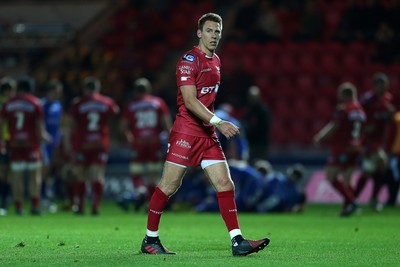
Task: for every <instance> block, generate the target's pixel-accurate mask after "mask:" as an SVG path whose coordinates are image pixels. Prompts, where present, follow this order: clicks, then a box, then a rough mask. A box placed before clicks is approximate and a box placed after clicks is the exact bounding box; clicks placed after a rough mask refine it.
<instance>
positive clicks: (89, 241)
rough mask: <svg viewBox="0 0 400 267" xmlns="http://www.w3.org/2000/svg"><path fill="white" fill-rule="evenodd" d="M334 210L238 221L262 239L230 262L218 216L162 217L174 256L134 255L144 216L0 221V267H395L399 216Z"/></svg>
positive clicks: (314, 208)
mask: <svg viewBox="0 0 400 267" xmlns="http://www.w3.org/2000/svg"><path fill="white" fill-rule="evenodd" d="M338 211H339V206H338V205H308V206H307V207H306V210H305V212H304V213H303V214H249V213H240V214H239V220H240V224H241V228H242V232H243V234H244V236H245V237H247V238H249V239H258V238H262V237H265V236H267V237H269V238H270V239H271V243H270V245H269V246H268V247H267V248H266V249H265V250H264V251H261V252H259V253H258V254H252V255H249V256H247V257H239V258H238V257H233V256H231V249H230V246H231V244H230V240H229V238H228V234H227V231H226V229H225V226H224V224H223V221H222V219H221V217H220V215H219V214H218V213H216V214H196V213H190V212H179V213H176V212H171V211H167V212H165V214H164V215H163V217H162V219H161V228H160V234H161V240H162V242H163V243H164V245H165V246H166V247H168V248H169V249H170V250H173V251H176V252H177V253H178V254H177V255H168V256H164V255H144V254H141V253H140V252H139V250H140V244H141V241H142V239H143V236H144V233H145V228H146V220H147V218H146V214H144V213H133V212H131V213H125V212H123V211H122V210H120V209H119V208H117V207H116V206H114V205H113V204H110V203H108V204H104V205H103V207H102V209H101V215H99V216H98V217H93V216H90V215H84V216H76V215H73V214H71V213H65V212H64V213H63V212H59V213H56V214H43V215H42V216H40V217H32V216H30V215H25V216H23V217H18V216H16V215H14V214H12V213H10V214H9V215H7V216H5V217H0V266H115V267H116V266H235V267H236V266H398V264H399V259H400V252H399V248H398V246H399V244H400V231H399V225H400V216H399V209H398V208H394V209H385V210H383V212H382V213H379V214H378V213H374V212H372V211H370V210H369V208H368V207H363V212H362V214H360V215H355V216H353V217H350V218H339V217H338V216H337V213H338Z"/></svg>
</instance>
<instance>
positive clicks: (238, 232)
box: [229, 229, 242, 239]
mask: <svg viewBox="0 0 400 267" xmlns="http://www.w3.org/2000/svg"><path fill="white" fill-rule="evenodd" d="M237 235H242V231H240V229H233V230H232V231H229V236H230V237H231V239H232V238H234V237H235V236H237Z"/></svg>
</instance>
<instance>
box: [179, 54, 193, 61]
mask: <svg viewBox="0 0 400 267" xmlns="http://www.w3.org/2000/svg"><path fill="white" fill-rule="evenodd" d="M195 58H196V56H195V55H192V54H186V55H184V56H183V57H182V59H183V60H186V61H189V62H194V59H195Z"/></svg>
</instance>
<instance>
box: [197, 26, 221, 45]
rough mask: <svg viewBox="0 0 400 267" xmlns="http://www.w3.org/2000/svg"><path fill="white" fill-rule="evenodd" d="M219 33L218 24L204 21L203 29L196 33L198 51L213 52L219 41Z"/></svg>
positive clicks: (219, 27)
mask: <svg viewBox="0 0 400 267" xmlns="http://www.w3.org/2000/svg"><path fill="white" fill-rule="evenodd" d="M221 33H222V29H221V25H220V24H219V23H218V22H214V21H206V22H205V23H204V26H203V29H202V30H198V31H197V37H199V39H200V41H199V46H200V49H202V50H204V49H205V50H206V51H205V52H214V51H215V49H216V48H217V46H218V43H219V40H220V39H221Z"/></svg>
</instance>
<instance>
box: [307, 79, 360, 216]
mask: <svg viewBox="0 0 400 267" xmlns="http://www.w3.org/2000/svg"><path fill="white" fill-rule="evenodd" d="M338 102H339V103H338V105H337V107H336V110H335V113H334V115H333V118H332V120H331V121H330V122H329V123H328V124H327V125H325V126H324V127H323V128H322V129H321V130H320V131H319V132H318V133H317V134H316V135H315V136H314V142H315V143H316V144H319V143H321V142H324V141H330V148H331V152H330V156H329V158H328V163H327V167H326V177H327V179H328V181H329V182H330V183H331V185H332V186H333V187H334V188H335V189H336V191H337V192H338V193H339V194H340V195H341V196H342V197H343V198H344V206H343V209H342V211H341V213H340V215H341V216H350V215H351V214H352V213H353V212H354V211H356V209H357V205H356V203H355V195H354V191H353V189H352V188H351V184H350V183H351V177H352V174H353V172H354V171H355V169H356V167H357V164H358V161H359V156H360V153H361V130H362V126H363V125H364V124H365V121H366V115H365V112H364V110H363V108H362V107H361V104H360V103H359V102H358V99H357V89H356V87H355V86H354V85H353V84H351V83H349V82H346V83H343V84H341V85H340V86H339V88H338ZM340 175H341V176H342V177H341V178H342V179H340V177H339V176H340Z"/></svg>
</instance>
